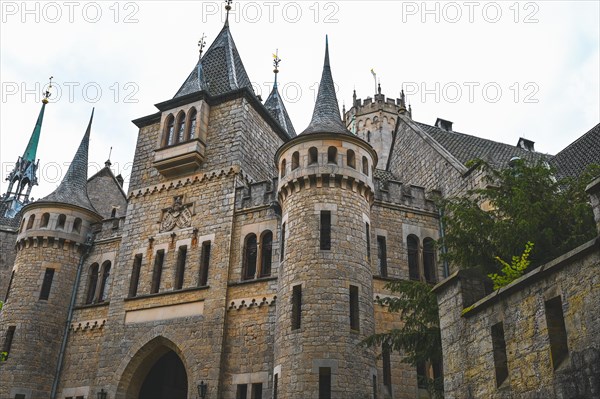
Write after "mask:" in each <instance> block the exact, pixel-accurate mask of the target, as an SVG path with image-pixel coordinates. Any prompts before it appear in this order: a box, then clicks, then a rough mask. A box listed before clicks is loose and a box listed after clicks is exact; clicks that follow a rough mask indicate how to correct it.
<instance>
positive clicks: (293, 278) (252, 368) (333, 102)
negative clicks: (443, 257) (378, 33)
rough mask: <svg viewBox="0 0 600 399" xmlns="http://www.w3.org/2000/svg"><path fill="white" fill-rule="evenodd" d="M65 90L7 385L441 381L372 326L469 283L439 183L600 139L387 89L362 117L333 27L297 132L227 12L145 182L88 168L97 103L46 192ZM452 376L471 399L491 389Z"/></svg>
mask: <svg viewBox="0 0 600 399" xmlns="http://www.w3.org/2000/svg"><path fill="white" fill-rule="evenodd" d="M275 73H276V77H277V73H278V69H277V60H276V62H275ZM276 82H277V80H276ZM46 103H47V101H44V103H43V104H42V108H41V111H40V114H39V117H38V120H37V123H36V125H35V128H34V131H33V134H32V136H31V140H30V142H29V144H28V146H27V149H26V151H25V152H24V154H23V156H22V157H19V159H18V161H17V163H16V166H15V168H14V170H13V172H12V173H11V174H10V176H9V177H8V180H9V183H10V185H9V188H8V191H7V193H6V194H5V196H4V197H3V202H2V205H1V208H0V211H1V215H0V239H1V241H0V246H1V250H2V255H3V256H2V260H1V261H2V263H1V264H0V298H2V299H4V300H5V304H4V308H3V309H2V311H1V313H0V343H1V344H2V345H3V346H2V348H3V349H2V351H4V352H6V353H7V359H6V361H4V362H0V381H1V383H0V398H2V399H4V398H11V399H13V398H14V399H37V398H47V397H51V398H53V399H54V398H65V399H76V398H77V399H80V398H84V399H88V398H96V397H97V398H110V399H113V398H119V399H124V398H169V399H179V398H195V397H201V398H203V399H204V398H213V399H216V398H226V399H233V398H239V399H245V398H250V399H259V398H273V399H276V398H324V399H325V398H334V399H342V398H417V397H427V392H426V390H425V389H424V388H423V387H422V386H420V385H419V384H418V376H419V375H428V376H436V375H439V374H440V373H441V372H442V367H441V365H437V364H422V365H419V367H416V368H414V367H411V366H409V365H407V364H405V363H402V362H401V360H402V357H401V354H398V353H390V352H388V351H383V352H382V350H381V349H379V350H377V349H369V348H364V347H362V346H359V343H360V342H361V341H362V340H363V339H365V338H366V337H368V336H370V335H371V334H373V333H375V332H384V331H388V330H390V329H391V328H395V327H398V326H400V323H401V321H400V320H399V318H398V317H397V315H395V314H392V313H389V312H388V311H387V309H386V308H385V307H384V306H381V305H379V304H378V303H377V301H376V300H377V298H381V297H384V296H386V295H389V293H387V292H386V290H385V289H384V286H385V284H386V283H387V282H388V281H391V280H394V279H413V280H422V281H426V282H429V283H431V284H435V283H437V282H439V281H441V280H444V279H445V278H447V277H449V276H450V278H449V279H448V280H446V281H445V282H444V283H443V284H440V285H438V286H437V287H436V290H437V292H441V294H440V297H441V299H445V298H446V299H447V298H450V299H456V298H457V297H458V296H459V294H458V290H459V288H453V287H454V286H453V285H452V284H454V283H453V281H459V276H458V274H456V273H454V274H452V272H454V270H450V266H449V265H447V264H445V263H444V262H441V261H440V260H439V256H438V254H437V253H436V250H435V246H434V241H435V240H437V239H438V238H439V237H440V235H441V234H443V229H442V227H441V226H440V215H439V213H438V210H437V209H436V207H435V206H434V203H433V201H432V198H434V197H435V196H439V195H441V196H456V195H461V194H463V193H465V192H466V191H467V190H468V189H471V188H474V187H478V186H479V185H480V184H481V175H479V174H478V173H477V172H475V171H473V170H472V169H469V168H468V167H467V166H465V164H466V163H467V161H469V160H470V159H473V158H482V159H486V160H487V161H488V162H490V163H492V164H493V165H496V166H499V167H503V166H506V165H507V164H508V162H509V161H510V160H511V159H512V158H513V157H519V158H523V159H527V160H532V161H536V160H542V159H547V160H548V161H549V162H551V163H554V164H555V165H556V166H557V167H559V170H560V171H561V173H565V174H573V173H578V170H579V171H580V170H581V169H577V168H580V166H581V165H579V164H577V162H580V163H581V162H584V163H586V162H587V163H589V162H592V161H595V162H598V158H597V157H598V153H599V152H598V147H597V146H598V143H600V140H599V135H600V131H599V126H600V125H599V126H596V127H595V128H593V129H592V130H590V132H588V133H587V134H586V135H584V136H583V137H582V139H580V140H578V141H577V142H575V143H573V145H571V146H569V147H567V148H566V149H565V150H564V151H563V152H561V153H560V154H557V155H556V156H555V157H548V156H545V155H543V154H540V153H538V152H535V150H534V143H532V142H530V141H528V140H525V139H521V140H519V143H518V145H517V146H511V145H507V144H502V143H497V142H492V141H489V140H485V139H480V138H477V137H475V136H469V135H465V134H462V133H458V132H454V131H453V130H452V122H449V121H447V120H443V119H438V120H437V121H436V122H435V124H434V125H427V124H423V123H419V122H416V121H414V120H413V119H412V112H411V109H410V107H407V106H406V100H405V98H404V96H403V95H401V96H400V98H398V99H390V98H386V97H385V96H384V95H383V94H381V90H379V91H378V93H376V94H375V95H374V97H373V98H367V99H365V100H361V99H357V98H356V94H355V96H354V99H353V102H352V107H351V108H350V109H349V110H348V111H347V112H344V113H343V115H342V116H340V111H339V106H338V101H337V98H336V94H335V89H334V85H333V77H332V67H331V65H330V60H329V52H328V44H326V46H325V59H324V63H323V71H322V76H321V81H320V87H319V92H318V96H317V100H316V103H315V108H314V112H313V117H312V120H311V122H310V124H309V126H308V127H306V128H305V129H304V130H303V131H302V132H301V133H300V134H298V135H297V134H296V131H295V129H294V127H293V124H292V121H291V119H290V118H289V116H288V113H287V111H286V108H285V105H284V103H283V101H282V98H281V96H280V94H279V92H278V88H277V83H275V85H274V87H273V90H272V92H271V93H270V95H269V97H268V98H267V100H266V101H264V103H263V102H262V101H261V100H260V99H259V98H257V96H256V95H255V94H254V92H253V89H252V86H251V83H250V79H249V78H248V75H247V73H246V70H245V69H244V65H243V62H242V60H241V58H240V56H239V54H238V51H237V49H236V47H235V43H234V41H233V37H232V35H231V32H230V29H229V25H228V23H227V22H226V23H225V26H224V27H223V29H222V30H221V32H220V33H219V35H218V36H217V37H216V39H215V40H214V42H213V43H212V45H211V46H210V47H209V48H208V50H207V51H206V52H205V53H204V54H203V55H202V56H201V58H200V59H199V61H198V63H197V65H196V66H194V68H193V69H192V72H191V73H190V75H189V77H188V78H187V79H186V80H185V81H184V83H183V85H182V86H181V87H180V88H179V90H178V91H177V93H176V94H175V96H174V97H173V98H172V99H170V100H167V101H164V102H161V103H159V104H156V107H157V109H158V112H156V113H154V114H152V115H148V116H145V117H142V118H139V119H136V120H134V121H133V122H134V123H135V124H136V125H137V127H138V128H139V134H138V138H137V146H136V151H135V157H134V163H133V170H132V174H131V181H130V185H129V188H128V192H127V193H126V192H124V190H123V179H122V178H121V177H120V176H115V175H114V174H113V172H112V170H111V167H110V166H111V164H110V161H107V163H106V165H105V168H103V169H102V170H100V171H99V172H98V173H96V174H95V175H94V176H91V177H89V178H88V176H87V158H88V150H89V139H90V135H91V134H93V133H92V130H93V129H92V123H93V113H92V117H91V118H90V122H89V125H88V127H87V129H86V130H85V134H84V135H83V138H82V140H81V144H80V145H79V148H78V150H77V152H76V154H75V155H74V158H73V162H72V163H71V165H70V167H69V170H68V172H67V173H66V175H65V176H64V178H63V180H62V182H61V183H60V185H59V187H58V188H57V189H56V190H55V191H54V192H53V193H51V194H50V195H48V196H46V197H45V198H42V199H40V200H37V201H34V202H30V201H29V196H30V193H31V189H32V187H33V186H34V185H35V184H37V181H36V179H37V177H36V176H37V175H36V169H37V163H36V158H35V154H36V148H37V144H38V142H39V140H40V133H41V129H42V124H43V116H44V112H45V107H46ZM586 140H589V142H590V143H591V144H587V141H586ZM582 143H583V144H582ZM590 148H591V149H592V151H591V152H589V153H588V155H587V156H586V157H584V160H583V161H582V157H574V156H573V154H574V153H579V152H580V151H586V150H590ZM575 161H577V162H575ZM590 248H591V249H590ZM590 248H588V247H586V248H584V249H582V250H581V251H583V252H585V254H587V253H590V252H591V253H592V255H593V256H596V257H597V253H598V249H597V248H598V247H597V245H596V246H593V245H592V246H591V247H590ZM586 259H587V258H586ZM586 264H587V265H588V266H589V264H591V265H592V266H589V267H596V268H597V263H595V265H596V266H593V265H594V263H593V262H592V263H590V262H588V263H586ZM451 274H452V276H451ZM460 281H463V285H465V283H464V281H466V279H463V280H460ZM597 286H598V285H597V283H596V286H595V287H596V288H594V289H595V291H594V292H595V294H594V295H596V296H595V297H594V296H592V298H597V291H598V288H597ZM447 287H450V289H448V288H447ZM473 302H474V301H473ZM473 302H472V303H473ZM446 303H447V301H446V302H442V305H441V309H442V310H443V313H442V314H443V315H444V316H445V317H448V318H452V317H454V316H453V315H455V314H456V310H457V309H458V305H455V306H453V307H452V308H450V309H446V308H444V304H446ZM464 303H466V302H464ZM472 303H466V305H465V306H469V305H471V304H472ZM479 306H480V308H484V307H486V306H488V305H485V304H480V305H479ZM490 306H491V305H490ZM571 306H575V303H573V304H571ZM596 307H597V304H596ZM488 309H489V308H488ZM458 310H459V313H460V309H458ZM482 312H483V311H482ZM480 314H481V313H480ZM458 317H459V318H460V315H459V316H458ZM493 317H495V318H496V319H497V318H498V315H497V314H496V313H494V316H493ZM496 319H495V322H497V320H496ZM460 322H464V321H461V320H458V321H457V320H455V319H452V320H450V321H448V322H446V321H445V320H444V321H443V322H442V324H444V325H445V324H448V325H449V326H453V328H457V329H458V328H459V327H456V325H457V324H460ZM486 322H487V321H486ZM484 323H485V322H484ZM596 325H597V324H596ZM465 329H466V330H468V325H466V326H463V333H464V330H465ZM457 334H458V333H457ZM590 334H591V335H593V331H591V332H590ZM458 335H460V334H458ZM596 336H598V335H597V334H596ZM452 338H453V339H454V338H457V335H456V334H455V335H453V336H452ZM595 340H596V341H595V342H592V346H593V345H596V347H597V346H598V342H597V338H596V339H595ZM583 341H584V344H585V345H584V346H590V343H589V340H588V341H585V340H583ZM461 343H462V342H461V341H460V340H458V339H457V340H456V342H453V344H454V345H455V346H454V347H452V346H451V345H450V346H448V347H447V348H449V350H452V351H456V350H457V349H456V346H459V347H460V345H461ZM481 356H485V353H484V354H482V355H481ZM462 366H463V367H467V365H466V363H463V364H462ZM460 367H461V364H457V363H456V361H455V360H453V359H446V358H445V359H444V369H445V370H446V369H447V370H448V371H449V373H450V372H451V373H456V374H459V373H460V370H459V368H460ZM482 370H483V368H482ZM449 376H450V378H449V379H448V381H451V383H452V384H455V385H452V386H449V387H450V390H449V392H454V393H455V395H456V396H450V397H467V396H465V395H473V397H488V396H486V395H487V394H488V393H489V392H490V391H486V390H485V389H484V390H478V391H470V390H468V389H467V388H465V387H467V386H468V381H467V382H461V381H459V380H458V379H457V378H454V374H449ZM461 378H462V377H461ZM483 378H484V379H485V378H486V377H485V376H484V377H483ZM487 378H491V379H493V376H488V377H487ZM515 378H516V377H515ZM464 379H465V381H466V380H468V378H467V377H465V378H464ZM455 388H456V390H455V391H454V390H453V389H455ZM486 389H487V388H486ZM465 392H470V393H468V394H465ZM590 392H592V391H590ZM499 397H500V396H499Z"/></svg>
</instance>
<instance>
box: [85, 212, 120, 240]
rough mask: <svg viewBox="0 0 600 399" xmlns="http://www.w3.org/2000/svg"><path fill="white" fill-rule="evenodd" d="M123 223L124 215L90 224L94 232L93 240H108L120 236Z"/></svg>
mask: <svg viewBox="0 0 600 399" xmlns="http://www.w3.org/2000/svg"><path fill="white" fill-rule="evenodd" d="M124 225H125V216H121V217H117V218H110V219H104V220H103V221H101V222H99V223H96V224H94V225H93V226H92V229H93V231H94V234H95V240H96V241H99V240H108V239H111V238H117V237H121V236H122V234H123V226H124Z"/></svg>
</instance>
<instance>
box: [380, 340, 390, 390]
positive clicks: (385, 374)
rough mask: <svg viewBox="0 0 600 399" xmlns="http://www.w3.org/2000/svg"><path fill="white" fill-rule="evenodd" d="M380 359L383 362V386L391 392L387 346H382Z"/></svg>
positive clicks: (388, 350)
mask: <svg viewBox="0 0 600 399" xmlns="http://www.w3.org/2000/svg"><path fill="white" fill-rule="evenodd" d="M381 357H382V360H383V386H385V387H386V388H387V389H388V392H391V388H392V361H391V356H390V349H389V348H388V347H387V346H385V345H384V346H383V348H382V352H381Z"/></svg>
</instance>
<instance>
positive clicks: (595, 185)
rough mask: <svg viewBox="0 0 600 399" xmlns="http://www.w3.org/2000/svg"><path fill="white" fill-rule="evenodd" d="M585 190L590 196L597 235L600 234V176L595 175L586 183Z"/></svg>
mask: <svg viewBox="0 0 600 399" xmlns="http://www.w3.org/2000/svg"><path fill="white" fill-rule="evenodd" d="M585 192H586V193H588V195H589V196H590V202H591V203H592V209H593V210H594V220H595V221H596V227H597V228H598V235H600V176H598V177H596V178H595V179H594V180H593V181H592V182H591V183H590V184H588V186H587V187H586V188H585Z"/></svg>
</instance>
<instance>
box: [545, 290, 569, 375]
mask: <svg viewBox="0 0 600 399" xmlns="http://www.w3.org/2000/svg"><path fill="white" fill-rule="evenodd" d="M544 305H545V308H546V324H547V326H548V338H549V339H550V354H551V355H552V367H554V370H556V369H557V368H558V367H559V366H560V365H561V363H562V362H563V361H564V360H565V359H566V358H567V355H568V354H569V347H568V345H567V329H566V327H565V318H564V315H563V310H562V300H561V298H560V296H557V297H554V298H552V299H550V300H548V301H546V302H545V303H544Z"/></svg>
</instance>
